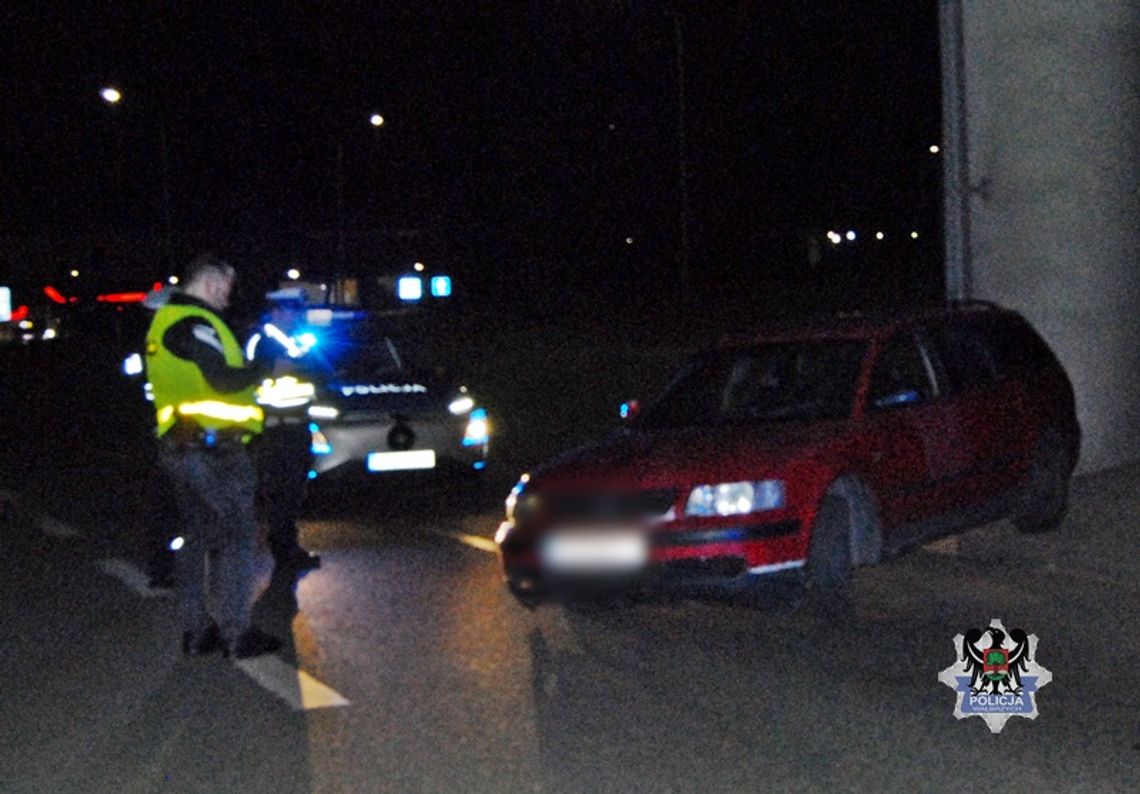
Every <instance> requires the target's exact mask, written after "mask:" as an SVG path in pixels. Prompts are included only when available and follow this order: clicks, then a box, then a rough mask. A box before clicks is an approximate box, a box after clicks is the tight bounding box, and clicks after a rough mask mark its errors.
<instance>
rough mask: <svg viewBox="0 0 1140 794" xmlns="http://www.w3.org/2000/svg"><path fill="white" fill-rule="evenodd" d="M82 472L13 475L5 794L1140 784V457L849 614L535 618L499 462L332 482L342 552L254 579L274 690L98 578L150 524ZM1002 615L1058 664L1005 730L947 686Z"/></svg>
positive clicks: (882, 575) (657, 604) (169, 609)
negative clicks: (507, 522) (973, 714)
mask: <svg viewBox="0 0 1140 794" xmlns="http://www.w3.org/2000/svg"><path fill="white" fill-rule="evenodd" d="M41 463H42V462H41ZM69 466H70V468H68V467H61V466H56V467H55V468H56V471H55V473H54V474H53V476H52V477H50V478H49V477H48V476H47V474H48V473H47V471H46V469H43V468H42V467H41V471H40V472H39V473H38V474H32V475H31V479H27V480H24V481H23V482H24V485H25V487H19V486H20V483H19V482H18V481H13V480H10V481H8V484H7V485H6V486H5V487H6V489H7V490H8V491H9V492H12V493H13V496H14V497H15V501H14V502H12V503H6V504H5V505H4V506H3V507H2V508H0V510H2V511H3V523H4V527H3V533H2V534H3V538H4V551H5V553H4V555H3V562H2V564H3V566H4V570H3V576H2V577H0V581H2V582H3V590H4V592H3V602H2V606H0V609H2V612H3V621H2V624H0V625H3V627H4V637H5V640H4V646H3V655H2V661H0V663H2V665H3V669H4V671H5V685H4V687H3V688H2V689H0V714H3V715H4V726H5V727H4V733H5V736H4V740H3V741H2V742H0V790H3V791H18V792H23V791H28V792H40V791H45V792H47V791H50V792H67V791H75V792H92V791H95V792H102V791H108V792H111V791H114V792H160V791H176V792H183V791H187V792H225V791H242V792H262V791H264V792H274V794H285V792H294V791H295V792H366V791H452V790H454V791H615V792H616V791H622V792H625V791H654V792H662V791H763V790H776V791H788V790H795V791H804V790H884V789H889V790H900V791H904V790H905V791H919V790H922V791H926V790H929V791H943V790H963V789H967V788H979V787H983V786H985V787H993V786H999V787H1000V788H1002V789H1003V790H1010V791H1030V790H1033V791H1073V790H1080V791H1128V790H1135V783H1136V780H1137V779H1138V774H1137V773H1138V771H1140V717H1138V714H1140V710H1138V706H1140V694H1138V692H1140V664H1138V651H1140V629H1137V627H1136V621H1135V618H1134V616H1135V615H1136V614H1138V612H1140V585H1138V584H1137V582H1138V581H1140V577H1138V576H1137V574H1138V573H1140V570H1138V565H1137V562H1136V554H1135V550H1136V543H1135V529H1134V527H1135V516H1136V515H1137V514H1138V512H1140V495H1138V491H1140V489H1138V488H1137V484H1138V483H1140V468H1133V469H1126V470H1119V471H1116V472H1110V473H1107V474H1101V475H1098V476H1097V477H1093V478H1088V479H1085V480H1082V481H1081V482H1079V483H1078V485H1077V488H1076V494H1075V497H1074V506H1073V511H1072V513H1071V515H1070V517H1069V519H1068V521H1067V522H1066V524H1065V526H1064V527H1063V528H1062V529H1061V530H1060V531H1059V532H1058V533H1056V534H1054V535H1051V536H1046V537H1043V538H1025V537H1021V536H1018V535H1017V534H1016V533H1015V532H1014V531H1013V529H1012V528H1011V527H1010V526H1009V525H1008V524H1004V523H1002V524H995V525H991V526H989V527H985V528H982V529H979V530H976V531H974V532H972V533H969V534H968V535H966V536H964V537H962V538H961V539H959V540H948V541H942V542H940V543H938V544H934V545H932V546H929V547H926V548H924V549H921V550H917V551H915V552H912V553H910V554H908V555H905V556H903V557H901V558H898V559H896V560H893V561H890V562H888V563H886V564H884V565H882V566H879V567H877V568H873V569H866V570H863V571H861V572H860V574H859V575H858V577H857V583H856V586H855V588H854V591H853V593H852V595H851V597H850V598H849V599H845V600H842V601H839V602H832V603H816V602H812V601H804V600H802V599H800V598H799V597H798V596H797V595H796V594H795V592H794V590H789V589H788V588H786V587H780V586H773V587H772V588H771V589H770V591H768V592H766V593H764V594H762V595H761V597H759V598H757V599H755V600H754V601H752V602H750V603H741V602H738V601H733V600H728V599H716V598H705V599H701V598H695V599H694V598H681V597H677V598H662V599H658V600H653V601H644V602H638V603H633V604H627V605H624V606H617V607H610V608H595V609H574V610H570V609H563V608H554V607H545V608H540V609H538V610H537V611H534V612H531V611H528V610H526V609H523V608H521V607H520V606H519V605H517V604H516V603H515V602H514V601H513V600H512V599H511V598H510V597H509V595H508V594H507V593H506V591H505V589H504V588H503V587H502V584H501V581H500V579H499V575H498V569H497V561H496V558H495V556H494V554H493V553H491V552H490V551H488V550H486V543H481V542H479V541H478V540H474V539H473V538H487V537H489V536H490V534H491V533H492V532H493V529H494V526H495V524H496V522H497V520H498V514H497V503H498V499H499V496H500V495H499V494H498V493H497V491H498V490H501V489H504V488H505V487H506V486H509V477H508V475H507V473H506V472H505V471H500V472H499V479H498V480H494V478H493V482H492V483H491V484H490V487H489V489H488V493H487V494H485V495H484V497H483V498H482V499H481V500H479V499H473V498H472V497H470V495H468V494H464V493H458V492H454V491H453V490H452V489H450V488H448V487H445V486H436V485H424V484H417V485H415V486H414V487H412V486H407V487H405V488H403V489H402V490H399V491H397V490H395V489H392V490H390V491H388V492H380V493H375V494H372V495H370V496H368V497H364V496H362V495H361V494H355V495H352V496H346V495H344V494H342V493H327V494H323V495H321V494H317V495H316V496H315V498H314V499H313V500H312V501H311V503H310V506H309V508H308V518H307V520H306V522H305V524H304V540H305V541H306V543H307V544H308V545H309V546H310V547H312V548H315V549H317V550H319V551H320V552H321V554H322V555H323V557H324V566H323V567H322V568H321V569H320V570H318V571H314V572H312V573H309V574H308V575H306V576H304V577H302V578H300V579H299V580H296V581H294V580H292V578H291V577H287V576H282V575H281V573H280V572H277V573H276V574H273V573H272V572H271V570H270V568H269V566H268V564H267V563H266V564H263V566H262V569H261V573H262V580H263V584H264V585H265V586H266V590H265V592H264V594H263V596H262V599H261V601H260V602H259V605H258V608H257V613H256V620H257V622H258V624H259V625H260V626H262V627H263V628H265V629H268V630H270V631H273V632H275V633H278V634H279V635H281V636H284V637H286V638H287V639H288V642H287V646H286V648H285V649H284V650H283V651H281V652H280V653H279V654H278V657H277V658H278V661H279V667H280V668H281V669H284V670H285V671H286V675H285V678H284V679H276V680H277V683H276V684H273V683H270V686H277V687H278V690H280V687H281V683H280V681H281V680H284V681H286V684H285V685H284V686H285V687H286V689H291V690H292V691H286V692H284V693H282V692H281V691H278V692H277V693H274V692H273V691H270V689H268V688H266V684H265V683H264V681H265V680H266V679H272V678H273V676H271V675H268V674H267V673H266V671H264V670H263V671H260V672H258V671H256V670H254V671H250V670H246V669H243V668H242V667H239V666H235V665H234V664H232V663H228V662H226V661H224V660H222V659H221V658H220V657H212V658H206V659H193V660H187V659H183V658H181V657H180V655H179V654H178V652H177V647H176V645H177V632H178V629H177V627H176V625H175V622H174V605H173V601H172V600H171V599H170V598H162V597H159V598H154V597H143V596H142V595H140V594H139V593H138V592H136V591H135V590H133V589H132V588H131V587H130V586H128V585H127V584H125V583H124V582H123V581H120V579H118V578H115V577H114V576H111V575H109V574H108V573H106V572H105V561H106V560H108V559H121V560H124V561H126V562H127V563H131V562H132V561H133V562H135V563H138V562H139V555H138V554H137V549H134V548H132V538H135V542H137V528H136V529H132V526H131V523H132V522H131V515H130V513H129V512H125V511H124V510H123V507H122V505H121V504H120V505H119V507H118V508H116V507H115V506H114V505H102V506H101V507H100V508H99V509H95V508H94V507H92V509H90V510H86V511H82V510H80V511H76V510H74V509H73V510H72V511H71V513H70V514H68V510H67V509H66V506H67V505H68V504H72V505H74V504H76V500H75V499H74V498H72V499H71V501H69V500H68V498H67V497H68V492H69V491H82V490H83V488H82V487H81V486H80V484H82V483H84V482H86V483H87V486H88V487H91V486H92V482H91V478H92V477H93V476H95V475H94V473H93V472H94V471H95V469H93V468H92V467H90V466H88V467H86V468H85V467H84V466H83V464H82V461H76V460H74V459H72V460H71V461H70V462H69ZM13 486H16V487H13ZM51 512H54V513H55V514H56V521H48V522H46V523H45V521H44V516H45V513H51ZM61 514H62V515H61ZM68 530H74V532H76V533H77V535H76V536H73V537H67V536H66V535H68V534H69V532H68ZM101 566H104V567H101ZM991 618H1000V619H1001V620H1002V621H1003V623H1004V624H1005V626H1006V627H1007V628H1009V627H1015V626H1016V627H1021V628H1024V629H1025V630H1026V631H1028V632H1030V633H1035V634H1037V635H1038V637H1039V646H1038V654H1037V658H1038V661H1039V662H1040V663H1041V664H1043V665H1044V666H1045V667H1047V668H1048V669H1050V670H1051V671H1052V672H1053V674H1054V680H1053V682H1052V683H1051V684H1049V685H1048V686H1046V687H1044V688H1043V689H1042V690H1041V691H1040V692H1039V694H1038V705H1039V710H1040V716H1039V718H1038V719H1037V720H1035V721H1029V720H1025V719H1022V718H1013V719H1011V720H1010V722H1009V723H1008V724H1007V726H1006V728H1005V730H1004V731H1003V732H1002V733H1001V734H999V735H992V734H991V733H990V732H989V731H988V730H987V728H986V726H985V725H984V724H983V723H982V722H981V720H980V719H968V720H962V721H958V720H956V719H955V718H954V716H953V708H954V699H955V695H954V693H953V692H952V691H951V690H950V689H949V688H947V687H946V686H944V685H943V684H941V683H939V682H938V680H937V674H938V672H939V671H940V670H942V669H943V668H945V667H947V666H948V665H949V664H950V663H951V662H952V661H953V654H954V650H953V646H952V644H951V641H952V638H953V637H954V635H955V634H957V633H959V632H963V631H965V630H966V629H968V628H972V627H977V628H983V627H984V626H985V625H986V624H988V622H989V621H990V619H991ZM297 671H302V672H303V673H304V674H306V676H299V673H298V672H297ZM310 680H311V681H316V682H319V683H320V684H322V685H324V687H327V690H325V689H319V690H314V691H316V692H317V694H316V695H314V694H313V691H310V690H312V687H311V686H310V685H309V684H308V683H307V682H308V681H310ZM329 692H332V693H333V695H336V696H339V698H341V699H343V700H346V701H348V702H347V704H341V705H329V704H328V701H330V700H333V701H335V700H336V698H334V697H332V695H329V694H328V693H329ZM322 693H323V695H322ZM298 696H300V698H299V697H298ZM305 697H308V698H309V700H310V703H309V705H310V706H312V705H318V706H322V703H323V706H322V707H313V708H304V706H305V702H304V698H305ZM322 697H323V698H324V700H323V701H322ZM338 702H339V701H338Z"/></svg>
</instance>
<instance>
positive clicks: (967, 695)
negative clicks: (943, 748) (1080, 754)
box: [938, 618, 1053, 733]
mask: <svg viewBox="0 0 1140 794" xmlns="http://www.w3.org/2000/svg"><path fill="white" fill-rule="evenodd" d="M954 651H955V655H956V656H957V658H958V661H956V662H955V663H954V664H952V665H950V666H949V667H947V668H946V669H945V670H943V671H942V672H941V673H939V674H938V680H939V681H941V682H942V683H944V684H946V686H948V687H950V688H951V689H953V690H954V691H955V692H957V693H958V695H959V697H958V702H957V705H956V706H955V707H954V716H955V717H957V718H958V719H964V718H966V717H981V718H982V719H983V720H985V722H986V725H988V726H989V729H990V732H991V733H1001V729H1002V728H1004V727H1005V723H1006V722H1007V721H1008V720H1009V718H1010V717H1012V716H1014V715H1017V716H1020V717H1026V718H1028V719H1031V720H1035V719H1037V699H1036V697H1034V696H1035V695H1036V693H1037V690H1039V689H1040V688H1041V687H1043V686H1045V685H1046V684H1048V683H1049V682H1050V681H1052V680H1053V674H1052V673H1051V672H1049V671H1048V670H1046V669H1045V668H1044V667H1042V666H1041V665H1039V664H1038V663H1037V661H1036V657H1037V635H1036V634H1029V635H1026V633H1025V632H1024V631H1022V630H1021V629H1013V630H1012V631H1009V632H1007V631H1006V630H1005V627H1004V626H1003V625H1002V624H1001V621H1000V620H998V619H996V618H995V619H994V620H991V621H990V625H989V628H987V629H985V630H984V631H983V630H979V629H970V630H969V631H967V632H966V633H965V634H964V635H963V634H959V635H958V636H956V637H955V638H954Z"/></svg>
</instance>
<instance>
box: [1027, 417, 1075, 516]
mask: <svg viewBox="0 0 1140 794" xmlns="http://www.w3.org/2000/svg"><path fill="white" fill-rule="evenodd" d="M1071 474H1072V466H1071V465H1070V462H1069V453H1068V452H1067V451H1066V449H1065V446H1064V445H1063V444H1062V443H1061V441H1060V439H1059V438H1057V436H1056V435H1054V434H1047V435H1044V436H1042V438H1041V440H1040V442H1039V443H1038V444H1037V447H1036V450H1035V451H1034V453H1033V459H1032V460H1031V461H1030V464H1029V472H1028V475H1027V476H1026V481H1025V489H1024V490H1023V491H1022V495H1021V500H1020V505H1019V507H1018V510H1017V512H1016V514H1015V515H1014V517H1013V524H1014V526H1016V527H1017V529H1018V530H1019V531H1020V532H1025V533H1028V534H1036V533H1040V532H1050V531H1052V530H1054V529H1056V528H1057V527H1059V526H1060V525H1061V521H1062V520H1064V518H1065V513H1066V512H1067V510H1068V508H1069V477H1070V476H1071Z"/></svg>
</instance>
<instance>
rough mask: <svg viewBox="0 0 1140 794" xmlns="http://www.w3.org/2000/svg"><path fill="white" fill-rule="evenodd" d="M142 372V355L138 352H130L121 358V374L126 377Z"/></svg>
mask: <svg viewBox="0 0 1140 794" xmlns="http://www.w3.org/2000/svg"><path fill="white" fill-rule="evenodd" d="M142 373H143V360H142V356H141V355H139V354H138V353H131V354H130V355H129V356H127V357H126V358H124V359H123V374H124V375H127V376H128V377H134V376H135V375H141V374H142Z"/></svg>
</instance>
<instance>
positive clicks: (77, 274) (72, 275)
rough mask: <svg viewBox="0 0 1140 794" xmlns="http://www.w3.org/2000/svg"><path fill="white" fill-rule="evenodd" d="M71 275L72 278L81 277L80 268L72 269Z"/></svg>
mask: <svg viewBox="0 0 1140 794" xmlns="http://www.w3.org/2000/svg"><path fill="white" fill-rule="evenodd" d="M71 277H72V278H79V271H78V270H72V271H71Z"/></svg>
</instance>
